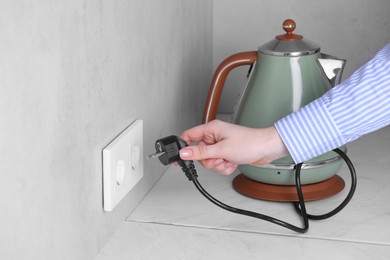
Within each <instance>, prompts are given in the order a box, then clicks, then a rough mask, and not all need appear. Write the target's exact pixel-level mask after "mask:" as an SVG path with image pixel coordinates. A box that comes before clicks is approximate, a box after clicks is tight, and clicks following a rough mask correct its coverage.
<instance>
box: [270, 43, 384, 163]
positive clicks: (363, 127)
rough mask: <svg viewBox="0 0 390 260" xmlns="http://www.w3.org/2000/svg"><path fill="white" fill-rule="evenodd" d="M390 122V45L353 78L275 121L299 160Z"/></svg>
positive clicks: (286, 143) (318, 153) (296, 159)
mask: <svg viewBox="0 0 390 260" xmlns="http://www.w3.org/2000/svg"><path fill="white" fill-rule="evenodd" d="M389 123H390V44H388V45H387V46H386V47H385V48H383V49H382V50H381V51H380V52H379V53H378V54H377V55H376V56H375V58H374V59H372V60H371V61H370V62H368V63H367V64H365V65H364V66H363V67H361V68H360V69H359V70H358V71H356V72H355V73H354V74H353V75H352V76H351V77H350V78H349V79H347V80H346V81H344V82H343V83H341V84H340V85H338V86H336V87H335V88H333V89H331V90H330V91H328V92H327V93H325V94H324V95H323V96H322V97H321V98H319V99H317V100H315V101H313V102H312V103H310V104H308V105H307V106H305V107H303V108H301V109H300V110H298V111H297V112H295V113H292V114H290V115H288V116H286V117H285V118H282V119H281V120H279V121H278V122H276V123H275V127H276V129H277V131H278V133H279V135H280V136H281V138H282V139H283V142H284V143H285V145H286V147H287V149H288V150H289V152H290V154H291V156H292V157H293V159H294V161H295V162H296V163H299V162H302V161H305V160H308V159H310V158H313V157H315V156H317V155H320V154H322V153H325V152H327V151H330V150H332V149H334V148H337V147H339V146H341V145H343V144H346V143H348V142H351V141H353V140H355V139H357V138H359V137H360V136H362V135H364V134H367V133H370V132H373V131H375V130H377V129H379V128H381V127H383V126H386V125H388V124H389Z"/></svg>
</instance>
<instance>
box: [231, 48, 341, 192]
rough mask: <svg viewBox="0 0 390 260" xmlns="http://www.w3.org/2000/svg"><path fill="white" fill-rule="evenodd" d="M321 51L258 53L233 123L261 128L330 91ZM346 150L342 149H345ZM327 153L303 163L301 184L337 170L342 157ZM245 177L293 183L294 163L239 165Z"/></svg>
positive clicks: (280, 160)
mask: <svg viewBox="0 0 390 260" xmlns="http://www.w3.org/2000/svg"><path fill="white" fill-rule="evenodd" d="M319 59H321V54H320V53H315V54H312V55H305V56H298V57H284V56H280V57H279V56H271V55H267V54H262V53H259V54H258V58H257V61H256V63H255V64H254V67H253V68H252V72H251V74H250V77H249V80H248V83H247V86H246V88H245V91H244V92H243V93H242V94H241V95H242V97H241V98H240V102H239V104H238V105H237V107H236V111H235V114H234V116H233V117H234V118H233V122H234V123H236V124H239V125H243V126H248V127H254V128H263V127H269V126H272V125H273V124H274V123H275V122H276V121H277V120H279V119H281V118H282V117H284V116H286V115H288V114H290V113H292V112H294V111H296V110H298V109H299V108H300V107H302V106H304V105H306V104H308V103H310V102H311V101H313V100H315V99H317V98H319V97H320V96H322V95H323V94H324V93H325V92H326V91H327V90H329V83H328V82H327V81H326V80H325V79H324V77H323V75H322V73H321V70H320V69H319V68H318V65H317V61H318V60H319ZM344 149H345V148H344ZM340 159H341V158H340V157H339V156H338V155H337V154H336V153H335V152H328V153H326V154H323V155H321V156H318V157H316V158H313V159H311V160H310V161H308V162H305V166H304V167H303V170H302V171H301V182H302V184H309V183H316V182H320V181H323V180H326V179H328V178H330V177H332V176H333V175H335V174H336V173H337V171H338V170H339V169H340V167H341V164H342V160H340ZM239 170H240V171H241V172H242V173H243V174H244V175H245V176H247V177H248V178H250V179H252V180H255V181H260V182H264V183H270V184H278V185H293V184H295V180H294V176H295V175H294V162H293V160H292V158H290V157H289V158H283V159H279V160H276V161H274V162H272V163H271V164H269V165H266V166H264V167H257V166H251V165H240V166H239Z"/></svg>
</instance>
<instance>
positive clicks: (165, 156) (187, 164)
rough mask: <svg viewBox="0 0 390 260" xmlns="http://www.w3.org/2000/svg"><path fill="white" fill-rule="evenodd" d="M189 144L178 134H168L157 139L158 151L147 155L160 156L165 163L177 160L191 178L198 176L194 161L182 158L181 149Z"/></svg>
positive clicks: (150, 156)
mask: <svg viewBox="0 0 390 260" xmlns="http://www.w3.org/2000/svg"><path fill="white" fill-rule="evenodd" d="M186 146H188V144H187V142H186V141H184V140H183V139H181V138H180V137H178V136H176V135H171V136H167V137H164V138H161V139H159V140H157V141H156V143H155V148H156V152H155V153H154V154H151V155H149V156H147V158H148V159H150V158H158V159H159V160H160V162H161V163H162V164H163V165H169V164H172V163H174V162H177V163H178V164H179V165H180V167H181V169H182V170H183V172H184V173H185V174H186V176H187V177H188V179H189V180H193V178H197V177H198V176H197V173H196V170H195V166H194V162H193V161H191V160H183V159H181V158H180V155H179V152H180V149H182V148H184V147H186Z"/></svg>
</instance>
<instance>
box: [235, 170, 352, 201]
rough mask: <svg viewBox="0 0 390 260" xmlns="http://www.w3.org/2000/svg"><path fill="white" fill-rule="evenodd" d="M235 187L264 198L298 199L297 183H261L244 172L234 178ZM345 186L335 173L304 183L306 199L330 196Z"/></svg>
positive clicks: (252, 195) (245, 193)
mask: <svg viewBox="0 0 390 260" xmlns="http://www.w3.org/2000/svg"><path fill="white" fill-rule="evenodd" d="M233 187H234V189H235V190H236V191H238V192H239V193H241V194H243V195H245V196H248V197H251V198H255V199H262V200H270V201H298V196H297V189H296V186H295V185H273V184H267V183H261V182H257V181H254V180H251V179H249V178H248V177H246V176H245V175H243V174H240V175H238V176H237V177H235V178H234V180H233ZM344 187H345V182H344V180H343V179H342V178H341V177H340V176H338V175H335V176H333V177H331V178H329V179H327V180H325V181H322V182H319V183H314V184H306V185H302V192H303V196H304V199H305V201H310V200H320V199H325V198H329V197H331V196H334V195H336V194H337V193H339V192H340V191H342V190H343V189H344Z"/></svg>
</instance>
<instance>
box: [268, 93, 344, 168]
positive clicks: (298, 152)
mask: <svg viewBox="0 0 390 260" xmlns="http://www.w3.org/2000/svg"><path fill="white" fill-rule="evenodd" d="M275 127H276V129H277V131H278V133H279V135H280V137H281V138H282V140H283V142H284V144H285V145H286V147H287V149H288V151H289V152H290V155H291V157H292V159H293V160H294V162H295V163H301V162H303V161H306V160H309V159H311V158H314V157H316V156H318V155H321V154H323V153H326V152H328V151H331V150H333V149H335V148H337V147H340V146H341V145H343V144H344V140H343V138H342V135H341V134H340V131H339V129H338V127H337V125H336V124H335V122H334V120H333V118H332V116H331V114H330V113H329V111H328V109H327V107H326V104H325V102H324V100H323V98H319V99H316V100H315V101H313V102H311V103H310V104H308V105H306V106H304V107H302V108H301V109H299V110H298V111H296V112H294V113H292V114H290V115H288V116H286V117H284V118H282V119H280V120H279V121H277V122H276V123H275Z"/></svg>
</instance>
